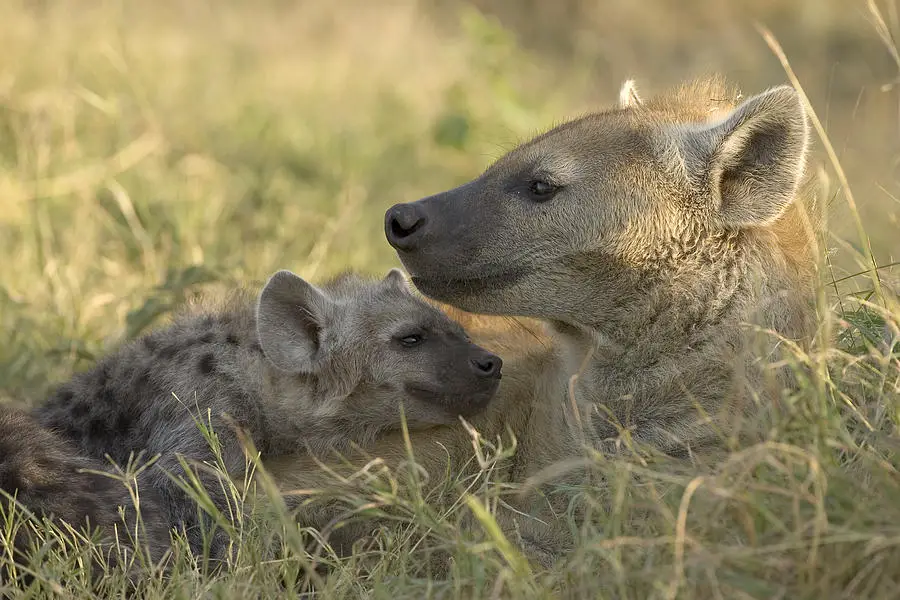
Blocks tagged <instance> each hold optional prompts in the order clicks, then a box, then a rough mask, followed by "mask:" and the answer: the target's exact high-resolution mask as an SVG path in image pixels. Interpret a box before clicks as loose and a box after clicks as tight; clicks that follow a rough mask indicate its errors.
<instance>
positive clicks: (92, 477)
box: [0, 405, 169, 578]
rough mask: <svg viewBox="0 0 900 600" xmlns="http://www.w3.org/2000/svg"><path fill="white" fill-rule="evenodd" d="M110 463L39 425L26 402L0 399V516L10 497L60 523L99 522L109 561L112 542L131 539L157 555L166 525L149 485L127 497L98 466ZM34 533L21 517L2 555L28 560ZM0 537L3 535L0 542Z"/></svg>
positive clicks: (6, 512) (128, 543) (130, 544)
mask: <svg viewBox="0 0 900 600" xmlns="http://www.w3.org/2000/svg"><path fill="white" fill-rule="evenodd" d="M108 467H109V465H108V464H107V463H104V462H103V461H100V460H97V459H94V458H89V457H86V456H82V455H80V453H79V452H78V451H77V450H76V448H75V446H74V445H73V444H72V443H71V442H69V441H68V440H65V439H63V438H62V437H61V436H59V435H57V434H56V433H54V432H53V431H50V430H49V429H47V428H46V427H42V426H41V425H40V424H39V423H38V422H37V421H35V419H34V418H33V417H32V416H31V415H29V414H28V413H27V412H25V411H24V410H21V409H18V408H14V407H12V406H8V405H4V406H0V490H2V492H4V493H3V494H0V513H2V515H3V520H2V521H0V522H4V523H5V522H6V519H7V518H9V517H10V514H11V513H10V511H11V510H13V509H14V503H13V501H15V503H17V504H19V505H20V506H22V507H24V508H25V509H26V510H27V511H28V512H30V513H32V514H33V515H35V516H36V517H47V518H50V519H52V520H53V521H54V522H55V523H56V524H58V525H61V522H63V521H64V522H66V523H68V524H69V525H71V526H73V527H75V528H76V529H78V528H81V527H84V526H86V528H87V530H89V531H93V530H95V529H99V530H100V533H101V536H102V540H103V542H104V543H107V542H108V543H109V545H108V547H107V546H105V547H104V551H105V553H106V554H107V555H108V558H109V560H110V562H111V563H114V562H115V561H116V560H117V559H118V558H119V556H118V555H117V554H116V553H115V551H114V550H113V548H115V547H118V548H124V549H125V550H126V551H131V550H133V548H134V545H135V543H137V544H139V546H140V547H141V548H145V549H147V550H148V551H149V557H150V558H151V560H153V561H154V562H155V561H158V560H159V559H160V558H161V557H162V556H163V554H164V553H165V550H166V548H167V547H168V543H169V533H168V526H167V524H166V523H165V522H164V521H163V520H162V519H160V518H159V517H160V516H161V505H160V500H159V497H158V496H157V495H156V493H155V491H154V490H153V489H146V490H142V491H140V493H139V494H138V495H136V496H135V497H133V496H132V494H131V492H129V490H128V488H127V487H126V485H125V483H123V482H122V481H121V480H119V479H114V478H112V477H109V476H106V475H102V474H98V473H96V472H98V471H104V470H108ZM135 500H138V502H137V506H138V507H139V508H140V513H141V519H140V520H138V519H137V509H136V507H135V505H136V503H135ZM120 509H121V511H122V512H121V513H120V512H119V511H120ZM135 536H136V537H135ZM34 539H35V536H33V535H32V530H31V527H30V525H29V523H27V522H25V521H23V522H21V524H20V525H19V526H18V528H17V529H16V531H15V533H14V535H13V538H12V548H11V549H10V548H4V549H2V551H0V552H2V554H3V556H4V557H5V558H6V559H12V560H14V561H15V562H17V563H21V564H26V563H27V554H28V551H27V548H28V547H29V546H30V545H31V542H32V541H33V540H34ZM39 543H40V542H39ZM3 544H5V540H3V541H2V543H0V547H2V545H3ZM10 550H11V551H10ZM4 571H6V577H7V578H9V577H10V569H9V568H8V567H7V568H5V569H4V568H0V573H3V572H4Z"/></svg>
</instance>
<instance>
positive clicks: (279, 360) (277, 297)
mask: <svg viewBox="0 0 900 600" xmlns="http://www.w3.org/2000/svg"><path fill="white" fill-rule="evenodd" d="M333 312H334V304H333V302H332V301H331V299H329V298H328V297H327V296H326V295H325V294H324V292H322V291H321V290H320V289H318V288H317V287H315V286H314V285H312V284H310V283H308V282H307V281H305V280H304V279H302V278H301V277H298V276H297V275H295V274H293V273H291V272H290V271H278V272H277V273H275V274H274V275H272V277H270V278H269V281H268V282H266V285H265V286H264V287H263V289H262V291H261V292H260V294H259V300H258V301H257V305H256V333H257V336H258V337H259V345H260V347H261V348H262V351H263V354H264V355H265V356H266V358H267V359H268V360H269V361H270V362H271V363H272V364H273V365H275V367H277V368H278V369H280V370H282V371H286V372H288V373H294V374H299V373H308V374H312V373H315V372H316V371H317V370H318V369H319V367H320V366H321V363H322V359H323V358H324V354H325V352H326V349H323V348H322V339H323V335H322V334H323V332H324V331H325V329H326V328H327V327H328V326H329V325H330V323H331V322H332V317H333Z"/></svg>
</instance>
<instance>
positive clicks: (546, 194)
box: [528, 179, 559, 202]
mask: <svg viewBox="0 0 900 600" xmlns="http://www.w3.org/2000/svg"><path fill="white" fill-rule="evenodd" d="M557 190H559V186H556V185H553V184H552V183H550V182H549V181H546V180H544V179H535V180H534V181H532V182H531V184H530V185H529V186H528V191H529V192H531V196H532V198H533V199H534V200H536V201H537V202H546V201H547V200H549V199H550V198H552V197H553V196H554V194H556V192H557Z"/></svg>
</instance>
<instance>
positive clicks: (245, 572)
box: [0, 0, 900, 598]
mask: <svg viewBox="0 0 900 600" xmlns="http://www.w3.org/2000/svg"><path fill="white" fill-rule="evenodd" d="M755 23H759V24H761V25H762V26H764V27H767V28H768V29H770V30H771V31H772V33H773V35H774V37H775V39H777V40H778V42H779V43H780V44H781V45H782V46H783V47H784V50H785V52H786V55H787V58H788V60H789V61H790V62H791V64H792V66H793V68H794V70H795V72H796V75H797V77H798V78H799V83H800V85H802V86H803V89H804V90H805V91H806V93H807V94H808V96H809V98H810V100H811V102H812V106H813V107H814V108H815V111H816V114H817V115H818V117H819V119H820V120H821V122H822V125H823V129H824V132H825V133H826V134H827V135H828V139H829V140H830V143H831V144H832V147H833V148H834V153H833V156H829V155H828V153H827V152H826V151H825V148H826V145H825V143H824V141H823V140H822V139H818V138H817V139H816V155H815V158H814V159H813V160H812V161H811V168H812V169H813V171H816V172H817V173H818V174H819V179H820V182H821V192H822V194H823V197H826V198H828V200H829V201H828V203H827V208H828V211H827V218H828V224H829V229H828V234H827V236H826V237H825V239H824V247H825V248H826V250H827V252H826V256H825V257H823V260H824V263H823V267H824V268H823V277H822V280H823V286H822V293H821V297H820V299H819V308H820V315H821V320H822V325H823V328H822V332H821V335H820V339H819V340H818V345H817V347H816V350H815V352H813V353H810V354H808V355H803V356H802V357H800V360H799V362H800V363H803V364H804V365H805V368H806V373H807V375H806V376H805V377H804V378H803V379H802V383H803V386H802V391H801V392H800V393H797V394H794V395H791V396H790V397H788V398H786V399H787V400H788V401H787V402H786V405H787V407H788V408H787V409H785V410H784V411H782V412H779V413H778V414H776V415H774V416H772V417H771V419H770V420H769V421H767V422H766V426H767V427H768V428H769V435H768V439H769V440H770V441H769V442H767V443H765V444H762V445H754V446H751V447H747V448H736V449H735V451H734V452H733V453H732V454H731V455H730V456H729V457H727V459H726V460H725V462H724V466H720V467H719V468H718V469H716V470H713V471H709V470H700V469H699V468H698V469H696V470H692V469H691V468H686V467H683V466H677V467H676V466H674V465H672V464H669V463H667V462H666V461H663V460H660V459H649V458H642V459H639V458H634V459H623V460H621V461H612V462H610V461H605V460H603V459H602V458H597V465H596V469H597V470H598V472H600V473H603V474H604V475H605V476H606V477H607V480H608V481H609V482H610V485H609V487H608V489H607V491H605V492H601V491H599V490H594V491H592V492H590V493H589V494H588V497H589V498H590V499H593V500H595V501H596V506H597V508H596V511H595V513H596V514H594V515H593V516H592V518H591V519H590V520H589V521H588V523H587V524H586V525H585V526H584V527H583V530H582V531H581V532H580V538H581V541H580V544H579V547H578V549H577V551H575V552H573V553H571V554H570V556H569V557H568V561H567V562H566V564H564V565H562V566H561V567H560V568H559V569H558V570H557V571H556V572H554V573H552V574H549V575H537V574H534V573H532V571H531V570H530V569H529V567H528V566H527V565H526V564H525V563H523V562H522V561H521V558H520V556H519V555H518V554H517V553H516V552H515V550H514V549H511V548H509V547H508V546H507V545H506V544H504V541H503V540H502V539H499V538H497V537H491V536H490V532H491V531H492V529H491V527H490V525H491V523H490V519H489V516H485V514H488V513H490V508H491V502H492V501H493V500H494V499H495V496H496V490H494V489H493V488H491V486H490V485H489V484H488V483H486V482H484V481H480V482H478V485H476V486H474V487H473V488H471V489H470V490H469V491H470V493H471V498H472V499H474V500H470V503H468V504H467V503H465V502H460V503H458V504H456V505H455V506H454V507H453V508H452V510H451V511H450V512H449V513H447V514H444V513H437V512H435V511H434V510H433V509H430V508H429V506H428V503H427V502H425V501H424V500H423V499H422V498H420V497H418V496H417V495H416V491H415V490H414V489H401V491H400V492H394V491H391V490H390V489H389V487H385V486H382V487H378V486H375V487H374V488H373V487H372V486H363V487H362V488H361V489H360V491H359V498H358V499H359V502H363V501H364V500H366V499H368V500H372V498H373V497H375V498H377V499H378V501H379V502H380V503H382V504H385V505H390V506H393V507H394V508H395V509H396V510H397V511H398V512H399V513H400V514H401V515H403V516H402V520H403V521H404V522H406V523H407V527H406V529H405V530H404V532H403V533H402V534H394V535H385V536H384V537H383V538H381V539H380V540H379V542H380V546H378V545H376V546H374V547H373V548H372V549H370V551H369V553H368V555H367V556H368V558H367V560H368V561H369V564H368V565H367V566H366V568H364V565H363V564H362V562H361V559H360V560H344V561H337V560H334V559H330V558H326V562H328V563H329V564H331V566H332V567H334V569H335V570H334V573H333V574H332V576H331V577H329V578H328V580H327V582H326V583H324V584H321V585H324V586H325V588H324V592H323V594H324V595H325V596H326V597H360V596H366V597H374V598H380V597H391V598H405V597H410V598H422V597H458V598H476V597H511V598H512V597H515V598H521V597H548V596H550V595H551V594H552V592H551V590H552V589H553V586H558V585H560V584H562V583H566V584H567V585H568V586H569V588H568V589H569V590H570V591H572V590H574V591H573V593H574V594H575V595H578V594H579V593H581V594H582V595H584V596H588V597H597V596H601V597H617V598H619V597H621V598H650V597H653V598H655V597H661V598H675V597H683V598H698V597H721V598H773V597H774V598H778V597H786V598H811V597H816V598H832V597H854V598H863V597H865V598H888V597H897V591H896V590H897V589H898V584H900V581H898V579H900V548H898V545H900V503H898V502H897V501H896V499H897V498H898V493H900V489H898V488H900V475H898V472H897V468H898V467H900V457H898V448H900V442H898V424H900V389H898V385H900V383H898V378H900V372H898V367H897V363H896V361H894V362H891V360H890V359H889V358H885V357H884V356H883V354H879V352H881V350H879V349H878V348H877V347H876V345H877V341H878V339H879V338H880V337H881V331H882V323H883V321H884V317H885V316H889V315H890V314H891V313H892V314H893V321H894V323H896V322H897V317H898V315H900V311H898V310H897V305H896V304H892V303H891V302H892V299H891V298H892V297H891V291H892V290H894V291H896V290H897V284H896V282H897V281H898V277H897V272H898V271H897V269H892V268H891V267H890V266H889V265H890V264H891V263H893V262H894V261H897V260H898V258H897V252H898V249H900V247H898V245H897V240H898V239H900V235H898V234H900V201H898V200H897V198H898V197H900V189H898V188H900V186H898V183H900V182H898V180H897V177H896V173H895V165H896V163H897V158H898V156H900V143H898V141H900V136H898V133H900V123H898V110H897V107H898V92H897V90H896V89H895V86H896V81H897V77H898V75H900V58H898V53H897V50H896V48H895V46H894V45H893V39H895V36H896V34H897V33H898V32H900V28H898V21H897V10H896V7H895V6H894V5H893V4H891V3H887V2H870V3H864V2H846V1H845V0H802V1H801V0H781V1H777V0H739V1H735V2H730V3H720V2H717V1H715V0H699V1H697V2H692V3H690V4H689V5H687V4H685V3H683V2H679V1H676V0H651V1H647V2H640V3H634V2H625V1H618V0H609V1H608V2H603V3H597V2H585V1H580V0H565V1H562V2H558V3H541V2H527V3H516V2H512V1H511V0H479V1H478V2H475V3H474V4H473V5H462V4H459V3H456V2H449V1H440V0H431V1H427V0H422V1H419V2H415V1H413V0H392V1H391V2H385V3H378V5H377V6H375V5H374V4H373V3H368V2H364V1H362V0H343V1H341V2H334V3H327V2H317V3H289V2H283V1H278V0H265V1H263V2H256V3H252V4H251V3H239V2H233V1H232V2H217V3H213V2H209V1H206V0H202V1H197V2H176V1H174V0H165V1H160V2H154V3H147V2H144V3H140V2H133V1H130V0H116V1H114V0H107V1H104V2H96V3H89V5H88V4H81V3H74V2H65V1H52V0H47V1H43V2H38V1H28V0H12V1H9V2H6V3H4V6H3V7H2V8H0V34H2V35H0V39H2V40H3V51H2V52H0V252H2V254H0V256H2V257H3V260H2V263H3V266H2V268H0V339H2V340H3V344H2V345H0V401H16V402H23V403H36V402H40V401H41V400H42V399H43V398H44V397H45V396H46V394H47V392H48V390H49V389H51V388H52V387H53V386H54V385H56V384H57V383H59V382H61V381H63V380H65V379H66V378H67V377H68V376H69V375H70V374H71V373H72V372H73V371H74V370H78V369H83V368H85V367H87V366H89V365H90V364H92V362H93V361H94V360H96V357H98V356H99V355H101V354H103V353H104V352H105V351H106V350H107V349H108V348H110V347H112V346H114V345H116V344H118V343H120V342H121V341H122V340H124V339H128V338H131V337H134V336H135V335H138V334H140V333H141V332H143V331H144V330H145V329H146V328H148V327H152V326H154V325H156V324H158V323H159V322H160V321H161V320H164V319H165V318H166V317H167V316H168V314H169V313H170V311H171V310H172V309H173V308H175V307H177V306H178V305H179V304H180V303H181V302H183V301H185V300H186V299H188V298H190V297H192V296H194V295H195V294H198V293H201V292H210V293H213V294H215V293H218V292H220V291H222V290H226V289H228V288H231V287H234V286H238V285H253V283H254V282H262V281H263V280H264V279H265V278H266V277H267V276H268V275H269V274H271V273H272V272H274V271H275V270H277V269H280V268H288V269H292V270H294V271H296V272H297V273H299V274H301V275H303V276H304V277H309V278H313V279H315V278H324V277H326V276H328V275H331V274H334V273H337V272H339V271H341V270H344V269H355V270H359V271H362V272H367V273H372V274H383V273H384V272H386V271H387V269H388V268H390V267H392V266H397V265H398V262H397V260H396V258H395V256H394V254H393V252H392V251H391V249H390V248H389V246H388V245H387V243H386V242H385V241H384V239H383V235H382V232H381V227H382V224H381V215H382V213H383V211H384V209H385V208H387V207H388V206H390V205H391V204H393V203H395V202H398V201H408V200H413V199H416V198H418V197H421V196H424V195H427V194H430V193H434V192H437V191H440V190H443V189H446V188H448V187H450V186H453V185H456V184H458V183H461V182H463V181H466V180H468V179H470V178H472V177H473V176H475V175H476V174H477V173H479V172H480V171H481V170H482V169H484V168H485V167H486V166H487V165H488V164H489V163H490V161H491V160H493V159H494V158H496V157H498V156H499V155H500V154H502V152H503V151H504V150H505V149H508V148H510V147H512V146H513V145H514V144H515V143H517V142H518V141H521V140H524V139H526V138H528V137H529V136H530V135H532V134H534V133H536V132H538V131H541V130H544V129H547V128H548V127H550V126H551V125H553V124H555V123H557V122H559V121H560V120H562V119H564V118H566V117H569V116H575V115H578V114H580V113H583V112H585V111H588V110H591V109H593V108H596V107H600V106H604V105H608V104H610V103H611V102H613V101H614V100H615V98H616V96H617V93H618V88H619V85H620V84H621V82H622V80H624V79H626V78H631V77H633V78H635V79H636V80H637V84H638V87H639V89H640V91H641V93H642V94H644V95H647V94H650V93H652V92H653V91H654V90H657V89H661V88H662V87H664V86H666V85H670V84H673V83H677V82H678V81H680V80H683V79H687V78H690V77H694V76H697V75H702V74H704V73H708V72H710V71H718V72H721V73H723V74H725V75H726V76H728V77H729V78H730V79H731V80H732V81H733V82H734V83H735V84H737V85H739V86H740V87H741V88H742V89H743V91H744V93H745V94H750V93H755V92H758V91H761V90H762V89H765V88H767V87H769V86H772V85H777V84H780V83H784V82H787V81H789V78H788V76H787V75H786V73H785V70H784V68H783V65H782V64H781V63H780V62H779V60H778V59H777V58H776V56H775V55H774V53H773V52H772V49H771V48H770V47H769V46H768V45H767V44H766V42H765V41H764V39H763V36H762V35H761V33H760V31H759V30H758V29H757V28H755V27H754V24H755ZM838 165H840V167H838ZM844 174H846V177H847V180H848V182H849V188H848V187H847V186H845V185H844V181H843V175H844ZM857 219H858V220H857ZM869 247H870V248H871V256H869V250H868V248H869ZM873 260H874V262H875V264H877V265H878V266H879V269H878V271H877V273H878V274H879V279H878V282H877V285H876V283H875V282H873V280H872V275H873V274H874V273H875V272H876V271H875V270H874V269H872V268H871V265H872V262H873ZM867 271H869V273H866V272H867ZM879 290H881V291H880V292H879ZM860 299H863V300H865V301H868V302H870V303H871V304H870V305H868V306H863V307H862V308H860V306H861V304H860ZM888 320H890V318H889V319H888ZM859 356H865V357H866V360H864V361H860V360H855V359H853V358H852V357H859ZM487 462H488V463H489V462H490V461H487ZM487 479H489V478H487ZM601 493H602V495H603V497H602V498H600V497H599V496H600V495H601ZM348 501H350V502H351V503H352V499H350V500H348ZM473 502H474V503H476V504H475V505H476V506H482V507H484V508H486V510H485V511H478V510H477V508H473V504H472V503H473ZM472 511H474V512H475V513H476V514H481V513H482V512H484V513H485V514H482V517H483V518H484V519H485V520H484V523H485V527H484V529H485V530H486V531H487V532H488V534H489V535H488V539H487V541H484V542H483V543H482V542H477V541H476V540H475V539H474V538H471V537H467V535H466V534H462V533H460V530H459V528H456V527H454V523H455V522H456V521H457V520H458V519H462V518H464V517H465V516H466V515H467V514H470V513H471V512H472ZM261 522H262V521H259V522H256V521H253V522H248V523H247V524H246V529H245V530H242V532H241V535H242V536H244V537H245V538H246V543H244V544H243V545H242V549H241V552H240V554H239V555H238V557H237V561H238V564H237V567H236V568H235V569H234V571H233V572H232V573H230V574H222V575H217V576H214V575H197V574H195V573H194V572H191V571H188V570H184V569H183V570H178V571H177V572H176V573H175V575H174V576H173V577H172V578H170V579H169V580H168V581H165V582H164V581H163V580H161V579H153V578H147V579H146V580H145V581H144V582H143V585H144V586H145V590H144V591H145V592H146V595H147V596H148V597H170V596H175V597H182V596H184V597H187V596H188V595H190V596H195V595H197V594H198V593H201V592H204V591H208V592H209V593H211V594H213V595H219V596H223V597H233V596H232V595H231V594H233V593H237V592H244V593H246V595H260V596H262V595H269V594H276V593H278V594H281V593H282V591H281V590H282V588H283V586H285V585H287V586H288V587H290V586H292V585H294V582H296V581H300V580H302V579H303V578H304V575H305V574H306V575H308V576H309V577H310V578H312V579H318V575H315V574H311V575H310V574H309V571H308V566H309V561H308V558H307V557H306V556H305V554H304V553H303V552H302V551H301V550H300V545H299V541H298V540H297V539H294V538H290V537H289V538H288V541H287V542H285V543H284V547H283V548H282V549H281V550H280V551H279V552H277V555H278V556H277V558H275V559H271V560H267V561H264V562H260V559H259V557H260V556H261V552H262V549H261V547H262V543H263V541H264V540H265V539H268V538H267V536H266V533H267V530H266V528H265V527H264V526H262V525H260V524H259V523H261ZM0 526H2V523H0ZM426 533H427V534H428V535H427V536H426V537H427V538H428V543H425V544H423V543H420V539H421V538H422V537H423V536H424V535H425V534H426ZM429 544H430V545H432V546H441V545H443V546H444V548H445V549H448V550H449V551H450V553H451V554H452V555H453V556H454V559H455V560H454V565H455V566H454V578H453V580H452V581H451V582H450V583H447V582H439V581H438V582H436V581H432V580H430V579H429V578H427V577H425V576H423V575H422V574H421V573H419V572H418V571H417V568H418V566H419V565H421V564H422V557H421V553H417V552H419V549H420V548H421V547H423V546H428V545H429ZM77 560H78V559H77V557H76V556H70V557H69V558H68V559H64V558H63V557H60V556H54V558H53V559H52V560H48V561H46V562H44V563H43V564H42V565H41V566H40V567H38V568H37V572H36V575H37V577H36V580H37V583H36V584H35V586H36V587H34V588H33V589H32V592H33V597H40V596H41V593H42V590H43V591H46V590H56V591H58V592H61V591H62V588H60V586H68V590H67V592H66V594H67V595H68V596H69V597H80V596H83V597H89V593H88V591H87V588H86V583H85V582H84V581H82V580H80V579H79V577H77V576H75V577H73V574H74V573H77V571H78V568H77ZM182 562H183V561H182ZM123 582H124V578H123V577H122V576H121V574H120V573H112V574H110V575H109V577H108V578H107V582H106V585H107V588H106V590H105V592H106V593H108V594H110V595H112V594H115V593H116V590H117V589H118V588H117V586H121V585H124V583H123ZM587 590H592V591H591V592H590V593H588V591H587Z"/></svg>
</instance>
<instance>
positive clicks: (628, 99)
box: [619, 79, 644, 108]
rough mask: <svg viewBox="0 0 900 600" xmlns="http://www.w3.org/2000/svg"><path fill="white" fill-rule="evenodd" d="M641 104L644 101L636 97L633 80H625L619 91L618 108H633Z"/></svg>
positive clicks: (636, 92) (635, 87)
mask: <svg viewBox="0 0 900 600" xmlns="http://www.w3.org/2000/svg"><path fill="white" fill-rule="evenodd" d="M643 103H644V101H643V100H641V97H640V96H639V95H638V91H637V86H636V85H635V83H634V79H628V80H626V81H625V83H623V84H622V88H621V89H620V90H619V108H634V107H635V106H640V105H641V104H643Z"/></svg>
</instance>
